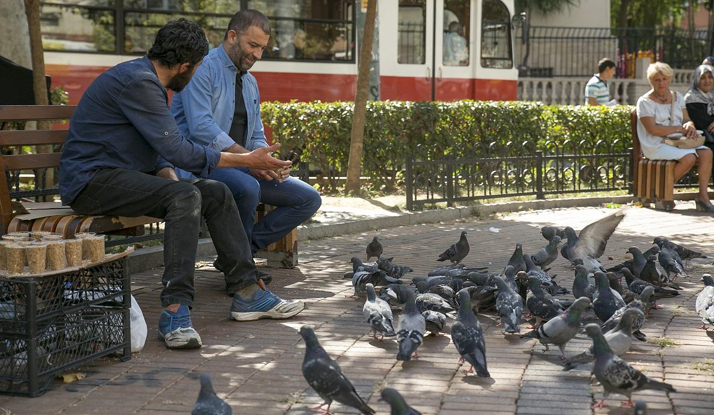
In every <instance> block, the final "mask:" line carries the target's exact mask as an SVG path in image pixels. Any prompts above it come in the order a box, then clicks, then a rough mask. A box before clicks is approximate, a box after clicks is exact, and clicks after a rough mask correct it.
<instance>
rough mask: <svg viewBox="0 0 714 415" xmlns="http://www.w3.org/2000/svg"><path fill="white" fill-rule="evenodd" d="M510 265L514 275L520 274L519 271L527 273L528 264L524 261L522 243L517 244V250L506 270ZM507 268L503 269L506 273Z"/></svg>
mask: <svg viewBox="0 0 714 415" xmlns="http://www.w3.org/2000/svg"><path fill="white" fill-rule="evenodd" d="M508 265H510V266H512V267H513V275H515V274H516V273H518V271H526V262H525V261H524V260H523V245H521V244H520V243H517V244H516V249H515V250H514V251H513V254H512V255H511V258H510V259H509V260H508V264H506V268H507V267H508ZM506 268H504V269H503V271H504V272H506Z"/></svg>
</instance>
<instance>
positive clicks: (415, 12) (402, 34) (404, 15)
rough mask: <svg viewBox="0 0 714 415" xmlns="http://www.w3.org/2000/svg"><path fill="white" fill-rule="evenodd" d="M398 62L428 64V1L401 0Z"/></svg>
mask: <svg viewBox="0 0 714 415" xmlns="http://www.w3.org/2000/svg"><path fill="white" fill-rule="evenodd" d="M398 30H399V37H398V45H399V46H398V51H397V62H398V63H402V64H407V65H409V64H412V65H414V64H423V63H424V62H426V0H399V29H398Z"/></svg>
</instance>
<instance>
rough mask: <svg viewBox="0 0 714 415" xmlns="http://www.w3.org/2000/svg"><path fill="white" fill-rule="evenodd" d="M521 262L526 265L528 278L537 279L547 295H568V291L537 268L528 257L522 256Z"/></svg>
mask: <svg viewBox="0 0 714 415" xmlns="http://www.w3.org/2000/svg"><path fill="white" fill-rule="evenodd" d="M523 262H525V264H526V274H528V276H529V277H536V278H538V280H539V281H540V285H541V286H542V287H543V289H544V290H546V291H547V292H548V293H550V294H552V295H560V294H568V292H569V291H568V290H566V289H565V288H563V287H561V286H559V285H558V284H557V283H556V282H555V280H554V279H553V278H554V277H552V276H550V275H549V274H548V273H547V272H546V271H544V270H542V269H540V268H538V267H537V266H536V265H535V264H534V263H533V261H532V260H531V258H530V256H529V255H525V254H524V255H523Z"/></svg>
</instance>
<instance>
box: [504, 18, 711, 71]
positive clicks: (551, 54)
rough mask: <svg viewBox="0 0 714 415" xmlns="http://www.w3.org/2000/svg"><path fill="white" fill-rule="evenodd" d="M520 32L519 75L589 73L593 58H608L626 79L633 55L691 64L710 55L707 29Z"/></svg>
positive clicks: (547, 29)
mask: <svg viewBox="0 0 714 415" xmlns="http://www.w3.org/2000/svg"><path fill="white" fill-rule="evenodd" d="M523 35H524V34H523V31H516V42H515V43H516V62H517V64H518V67H519V68H520V73H519V75H520V76H521V77H551V76H591V75H592V74H593V73H595V72H597V62H598V61H599V60H600V59H602V58H604V57H609V58H610V59H613V60H614V61H615V62H616V63H617V65H618V72H617V74H618V75H617V76H618V77H619V78H628V77H633V75H634V70H635V59H636V58H637V57H638V56H640V57H642V56H649V57H651V58H652V59H653V60H655V61H662V62H666V63H668V64H669V65H670V66H671V67H672V68H694V67H696V66H698V65H699V64H700V63H701V62H702V60H703V59H704V57H705V56H707V55H709V54H710V53H709V52H710V51H709V38H710V34H709V31H708V30H687V29H680V28H659V29H653V28H626V29H623V28H577V27H545V26H530V27H529V28H528V31H527V34H526V38H525V39H524V38H523ZM524 40H525V41H524Z"/></svg>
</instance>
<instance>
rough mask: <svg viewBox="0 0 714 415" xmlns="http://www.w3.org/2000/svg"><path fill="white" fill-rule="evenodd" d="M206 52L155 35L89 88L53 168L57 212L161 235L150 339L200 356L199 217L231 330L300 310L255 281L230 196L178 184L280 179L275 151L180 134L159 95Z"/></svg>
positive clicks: (194, 36)
mask: <svg viewBox="0 0 714 415" xmlns="http://www.w3.org/2000/svg"><path fill="white" fill-rule="evenodd" d="M207 52H208V41H207V40H206V35H205V33H204V32H203V30H202V29H201V27H200V26H198V25H197V24H196V23H194V22H191V21H188V20H185V19H179V20H177V21H172V22H169V23H167V24H166V25H165V26H163V27H162V28H161V29H159V31H158V33H157V35H156V39H155V41H154V44H153V46H152V47H151V50H149V53H148V54H147V55H146V56H144V57H142V58H138V59H134V60H131V61H128V62H124V63H120V64H119V65H117V66H115V67H113V68H111V69H109V70H107V71H106V72H104V73H103V74H102V75H100V76H99V77H97V79H95V80H94V82H92V84H91V85H90V86H89V88H88V89H87V91H86V92H85V93H84V95H83V96H82V99H81V100H80V102H79V105H78V106H77V109H76V111H75V112H74V115H73V116H72V119H71V121H70V127H69V133H68V135H67V140H66V142H65V147H64V150H63V151H62V156H61V158H60V169H59V171H60V182H59V188H60V195H61V197H62V202H63V203H64V204H66V205H69V206H70V207H71V208H72V209H73V210H74V211H75V212H77V213H79V214H82V215H118V216H151V217H156V218H161V219H163V220H164V222H165V227H164V264H165V269H164V275H163V278H162V283H163V287H164V288H163V290H162V291H161V295H160V298H161V303H162V306H163V307H164V309H163V310H162V313H161V315H160V316H159V328H158V331H159V338H160V339H162V340H163V341H164V342H165V343H166V346H167V347H169V348H197V347H201V344H202V343H201V337H200V336H199V334H198V332H197V331H196V330H195V329H194V327H193V324H192V322H191V313H190V308H191V307H192V306H193V303H194V296H195V289H194V269H195V263H196V249H197V246H198V234H199V227H200V223H201V216H203V217H204V218H205V220H206V224H207V226H208V229H209V231H210V232H211V237H212V239H213V243H214V245H215V246H216V251H217V252H218V261H219V262H220V263H221V264H223V267H222V269H223V272H224V274H225V282H226V290H227V291H228V294H232V295H233V301H232V303H231V307H230V311H231V315H232V316H233V318H234V319H236V320H252V319H255V318H260V317H271V318H287V317H291V316H293V315H295V314H297V313H299V312H300V311H302V309H303V308H304V304H303V303H302V302H299V301H284V300H282V299H280V298H278V297H277V296H276V295H274V294H272V293H271V292H270V291H269V290H268V289H267V288H266V287H265V285H264V284H263V283H262V281H260V280H258V270H257V268H256V266H255V263H254V262H253V258H252V256H251V251H250V245H249V242H248V239H247V238H246V236H245V232H243V225H242V223H241V221H240V219H239V214H238V209H237V207H236V205H235V202H234V201H233V195H232V194H231V192H230V191H229V189H228V188H227V187H226V186H225V185H224V184H223V183H221V182H218V181H215V180H208V179H197V180H192V181H179V180H178V179H177V177H176V174H175V173H174V170H173V169H174V167H180V168H182V169H184V170H187V171H190V172H192V173H195V174H196V175H197V176H201V177H205V176H208V175H210V174H211V173H212V172H214V171H216V170H220V169H225V168H236V167H246V168H252V169H257V170H260V171H265V170H269V171H271V170H280V169H284V168H287V167H289V166H290V163H289V162H284V161H281V160H278V159H276V158H274V157H272V156H271V155H270V153H271V152H273V151H275V150H277V149H279V148H280V145H279V144H275V145H273V146H269V147H261V148H258V149H256V150H255V151H253V152H249V153H248V152H246V153H241V154H236V153H228V152H221V151H219V150H216V149H215V148H211V147H204V146H202V145H198V144H195V143H193V142H191V141H189V140H187V139H186V138H184V136H183V135H181V133H180V132H179V129H178V127H177V126H176V121H175V120H174V118H173V117H172V116H171V113H170V111H169V106H168V93H167V89H171V90H173V91H174V92H180V91H181V90H182V89H184V88H185V87H186V85H188V84H190V82H189V81H190V80H191V76H192V75H193V74H194V73H195V71H196V69H197V68H198V67H200V65H201V62H202V60H203V58H204V56H205V55H206V53H207Z"/></svg>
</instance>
